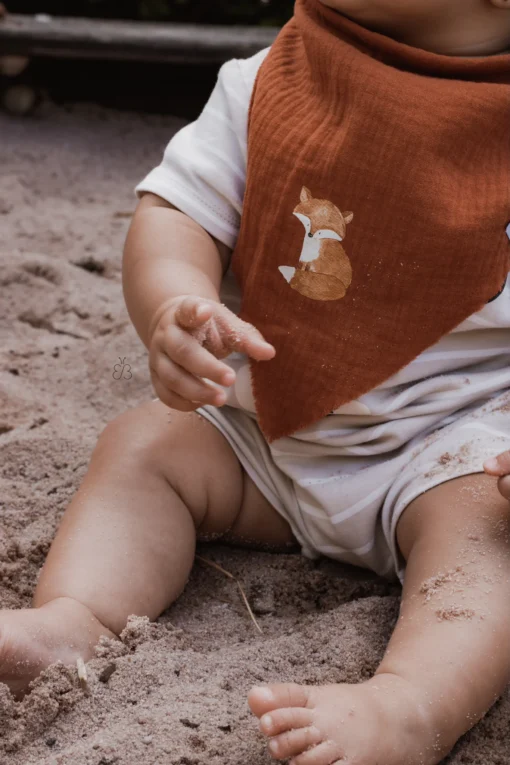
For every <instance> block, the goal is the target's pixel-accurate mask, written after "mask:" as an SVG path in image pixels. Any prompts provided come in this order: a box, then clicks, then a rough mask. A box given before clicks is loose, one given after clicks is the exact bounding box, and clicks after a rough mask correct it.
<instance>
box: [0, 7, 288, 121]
mask: <svg viewBox="0 0 510 765" xmlns="http://www.w3.org/2000/svg"><path fill="white" fill-rule="evenodd" d="M4 3H5V5H6V6H7V10H8V12H9V13H10V14H45V15H50V16H67V17H69V16H72V17H88V18H98V19H124V20H136V21H141V22H147V21H155V22H162V23H165V22H166V23H168V22H171V23H192V24H206V25H209V24H211V25H229V26H230V25H237V26H239V25H241V26H250V27H253V26H263V27H268V26H270V27H279V26H281V25H282V24H284V23H285V22H286V21H287V20H288V18H289V17H290V16H291V13H292V8H293V0H215V1H214V2H211V0H72V2H69V0H4ZM232 35H233V36H234V37H235V35H236V29H235V28H233V29H232ZM0 54H1V51H0ZM218 66H219V64H208V65H205V64H203V63H193V62H191V63H186V64H162V63H157V64H155V63H144V62H119V61H105V60H80V59H69V60H63V59H53V58H46V57H43V58H40V59H34V60H33V61H32V63H31V65H30V69H29V70H28V71H27V72H26V73H25V74H24V79H25V80H26V81H30V82H31V83H33V84H34V85H35V87H36V88H37V89H38V91H39V92H40V93H43V94H44V96H45V97H46V98H48V99H49V100H50V101H53V102H54V103H56V104H61V105H65V104H68V103H80V102H94V103H98V104H101V105H104V106H108V107H113V108H115V109H120V110H136V111H144V112H148V113H158V114H172V115H174V116H177V117H182V118H184V119H194V118H195V117H196V116H197V115H198V114H199V112H200V110H201V109H202V107H203V105H204V103H205V101H206V99H207V97H208V95H209V94H210V92H211V89H212V87H213V85H214V82H215V79H216V76H217V71H218Z"/></svg>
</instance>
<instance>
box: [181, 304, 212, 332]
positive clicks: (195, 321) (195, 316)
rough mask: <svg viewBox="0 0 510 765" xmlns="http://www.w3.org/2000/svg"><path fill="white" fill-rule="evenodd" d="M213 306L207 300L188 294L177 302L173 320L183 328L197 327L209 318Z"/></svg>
mask: <svg viewBox="0 0 510 765" xmlns="http://www.w3.org/2000/svg"><path fill="white" fill-rule="evenodd" d="M214 308H215V306H214V305H213V304H212V303H209V302H208V301H207V300H203V298H200V297H195V296H194V295H189V296H188V297H187V298H184V300H183V301H182V303H180V304H179V307H178V308H177V310H176V312H175V320H176V322H177V324H179V325H180V326H181V327H183V329H188V330H190V329H191V330H192V329H198V328H199V327H202V326H203V325H204V324H205V323H206V321H208V320H209V319H210V318H211V316H212V315H213V313H214Z"/></svg>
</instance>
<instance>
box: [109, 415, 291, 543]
mask: <svg viewBox="0 0 510 765" xmlns="http://www.w3.org/2000/svg"><path fill="white" fill-rule="evenodd" d="M101 443H102V444H103V449H104V448H106V449H107V451H108V452H109V454H108V455H103V456H104V457H105V458H106V459H102V460H100V461H101V462H102V463H103V464H105V463H110V464H111V461H112V460H113V462H115V463H118V462H122V463H123V468H124V469H127V470H128V471H129V472H130V473H131V472H132V471H135V472H136V473H138V474H141V478H140V479H141V480H143V474H144V473H145V474H147V475H149V474H151V475H153V474H154V473H155V472H156V473H157V474H158V475H159V476H160V477H161V478H162V479H163V481H164V482H165V483H167V484H168V487H169V488H170V489H172V490H173V491H174V492H175V493H176V494H177V495H178V497H179V498H180V499H181V500H182V501H183V502H184V504H185V505H186V507H187V508H188V510H189V512H190V514H191V516H192V518H193V522H194V524H195V527H196V529H197V532H198V536H199V537H201V538H204V539H211V538H220V537H222V536H223V535H224V534H225V533H226V532H228V531H230V530H231V529H232V535H231V536H232V539H233V538H234V536H235V537H238V538H239V541H241V539H246V540H248V539H249V540H251V541H253V542H260V543H262V544H266V543H267V544H273V543H274V544H285V543H286V542H287V541H288V537H289V534H290V531H288V529H287V527H286V523H285V521H283V519H281V518H280V516H279V515H278V513H277V512H276V511H275V510H274V509H273V508H272V506H271V505H270V503H269V502H268V501H267V500H266V499H265V498H264V497H263V496H262V494H261V493H260V492H259V490H258V489H257V488H256V487H255V485H254V484H253V482H252V481H251V479H250V478H249V477H248V476H247V475H246V473H245V471H244V469H243V468H242V466H241V464H240V462H239V460H238V458H237V456H236V454H235V453H234V451H233V449H232V447H231V446H230V445H229V443H228V441H227V440H226V438H225V437H224V436H223V435H222V434H221V433H220V431H219V430H218V429H217V428H216V427H215V426H214V425H212V424H211V423H210V422H208V421H207V420H206V419H204V418H203V417H201V416H200V415H199V414H197V413H196V412H186V413H183V412H178V411H176V410H170V409H168V407H166V406H165V405H164V404H162V403H161V402H160V401H151V402H149V403H146V404H143V405H141V406H139V407H136V408H135V409H133V410H130V411H129V412H126V413H125V414H123V415H121V416H120V417H118V418H117V419H116V420H114V422H113V423H111V424H110V425H109V426H108V427H107V428H106V431H105V433H104V434H103V436H102V437H101V439H100V444H99V447H98V448H99V451H101ZM96 456H98V455H96ZM99 456H100V455H99ZM147 501H150V497H148V498H147ZM234 532H235V534H234ZM290 536H291V535H290Z"/></svg>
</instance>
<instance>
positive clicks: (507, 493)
mask: <svg viewBox="0 0 510 765" xmlns="http://www.w3.org/2000/svg"><path fill="white" fill-rule="evenodd" d="M498 489H499V493H500V494H501V495H502V496H503V497H504V498H505V499H508V500H510V476H509V475H506V476H505V477H504V478H500V479H499V481H498Z"/></svg>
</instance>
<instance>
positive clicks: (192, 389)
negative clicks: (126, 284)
mask: <svg viewBox="0 0 510 765" xmlns="http://www.w3.org/2000/svg"><path fill="white" fill-rule="evenodd" d="M234 351H240V352H241V353H245V354H246V355H247V356H250V357H251V358H252V359H255V360H256V361H268V360H269V359H272V358H273V356H274V354H275V350H274V348H273V346H272V345H269V343H266V341H265V340H264V338H263V337H262V335H261V334H260V332H258V330H256V329H255V327H253V326H252V325H251V324H247V323H246V322H244V321H242V320H241V319H239V318H238V317H237V316H236V315H235V314H233V313H232V312H231V311H229V310H228V308H225V306H223V305H220V304H219V303H216V302H214V301H212V300H206V299H204V298H199V297H194V296H192V295H184V296H183V297H179V298H175V299H174V300H171V301H170V302H169V303H167V304H166V307H165V309H164V310H163V313H162V314H161V315H160V316H159V317H158V318H157V323H156V325H155V327H154V329H153V331H152V333H151V339H150V347H149V365H150V370H151V377H152V383H153V385H154V389H155V391H156V393H157V394H158V396H159V398H160V399H161V401H162V402H163V403H164V404H166V405H167V406H169V407H171V408H172V409H179V410H180V411H181V412H191V411H193V410H194V409H197V408H198V407H199V406H201V405H203V404H212V405H213V406H222V405H223V404H224V403H225V401H226V394H225V391H224V390H221V388H218V387H217V385H215V384H214V383H217V384H218V385H222V386H224V387H229V386H231V385H233V383H234V382H235V373H234V371H233V370H232V369H230V367H228V366H227V365H226V364H222V363H221V361H220V360H219V359H224V358H225V357H226V356H228V355H230V354H231V353H233V352H234Z"/></svg>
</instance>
